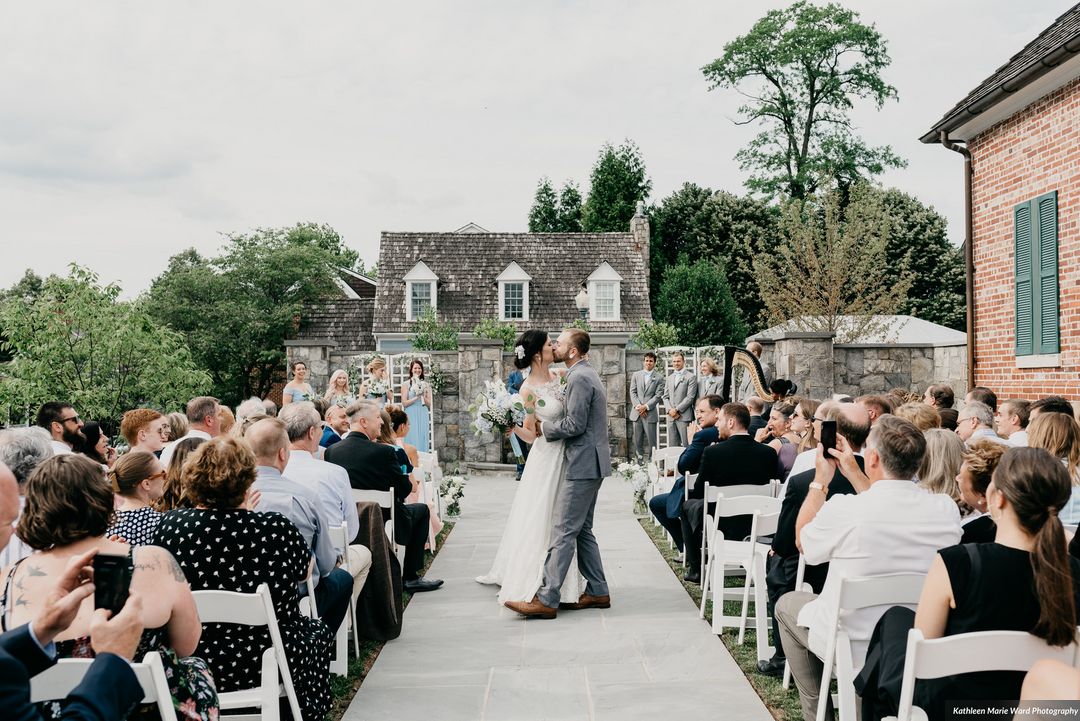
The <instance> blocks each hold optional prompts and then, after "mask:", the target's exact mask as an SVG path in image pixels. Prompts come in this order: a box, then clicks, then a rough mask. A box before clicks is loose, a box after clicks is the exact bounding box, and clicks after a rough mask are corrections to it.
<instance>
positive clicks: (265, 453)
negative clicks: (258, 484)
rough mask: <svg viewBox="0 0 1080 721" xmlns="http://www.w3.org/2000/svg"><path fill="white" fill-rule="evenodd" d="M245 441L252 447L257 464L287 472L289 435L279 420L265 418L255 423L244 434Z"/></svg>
mask: <svg viewBox="0 0 1080 721" xmlns="http://www.w3.org/2000/svg"><path fill="white" fill-rule="evenodd" d="M244 440H245V441H247V444H248V445H249V446H251V452H252V453H254V454H255V462H256V463H257V464H259V465H260V466H272V467H274V468H277V469H278V470H279V471H284V470H285V466H286V464H288V462H289V434H288V432H286V430H285V424H284V423H282V422H281V421H280V420H279V419H277V418H264V419H262V420H261V421H257V422H255V423H253V424H252V425H251V427H250V428H248V429H247V431H246V432H245V433H244Z"/></svg>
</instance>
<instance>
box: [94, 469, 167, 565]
mask: <svg viewBox="0 0 1080 721" xmlns="http://www.w3.org/2000/svg"><path fill="white" fill-rule="evenodd" d="M109 480H110V481H111V482H112V488H113V493H115V494H117V495H118V496H119V497H120V504H119V505H118V506H117V507H116V519H115V520H114V521H113V523H112V525H111V526H109V529H108V530H107V531H105V535H106V536H109V537H110V538H112V537H113V536H116V537H118V539H119V540H120V541H121V542H122V543H129V544H131V545H132V546H147V545H149V544H151V543H153V542H154V531H156V530H157V524H158V521H160V520H161V513H160V512H159V511H156V510H154V508H153V504H154V503H156V502H157V501H158V500H159V499H160V498H161V496H162V495H164V493H165V469H164V468H162V467H161V461H159V460H158V459H157V458H155V457H154V454H153V453H147V452H146V451H131V452H130V453H125V454H124V455H123V456H121V457H120V459H119V460H118V461H117V462H116V465H115V466H114V467H113V469H112V470H111V471H109Z"/></svg>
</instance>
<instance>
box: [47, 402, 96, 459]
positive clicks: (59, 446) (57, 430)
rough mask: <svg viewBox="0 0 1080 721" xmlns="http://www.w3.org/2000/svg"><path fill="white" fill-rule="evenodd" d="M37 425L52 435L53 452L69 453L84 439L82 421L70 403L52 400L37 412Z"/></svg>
mask: <svg viewBox="0 0 1080 721" xmlns="http://www.w3.org/2000/svg"><path fill="white" fill-rule="evenodd" d="M37 425H38V426H39V427H41V428H44V429H45V431H46V432H47V433H48V434H49V435H50V436H51V437H52V449H53V453H54V454H57V455H59V454H61V453H71V452H72V449H73V448H75V446H76V445H78V444H81V443H83V442H85V441H86V436H84V435H83V432H82V428H83V422H82V419H81V418H79V414H78V413H76V412H75V409H74V408H72V407H71V404H70V403H63V402H61V401H52V402H50V403H46V404H45V405H43V406H41V408H40V409H38V412H37Z"/></svg>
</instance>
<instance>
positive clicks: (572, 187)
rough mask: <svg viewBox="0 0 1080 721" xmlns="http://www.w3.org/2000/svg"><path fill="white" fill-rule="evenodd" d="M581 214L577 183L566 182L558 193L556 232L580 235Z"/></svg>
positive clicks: (579, 192)
mask: <svg viewBox="0 0 1080 721" xmlns="http://www.w3.org/2000/svg"><path fill="white" fill-rule="evenodd" d="M582 212H583V211H582V208H581V191H579V190H578V187H577V183H575V182H574V181H572V180H568V181H566V183H565V184H564V185H563V187H562V190H561V191H559V224H558V232H560V233H580V232H581V227H582Z"/></svg>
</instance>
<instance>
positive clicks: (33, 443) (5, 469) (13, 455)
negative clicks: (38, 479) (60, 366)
mask: <svg viewBox="0 0 1080 721" xmlns="http://www.w3.org/2000/svg"><path fill="white" fill-rule="evenodd" d="M52 455H53V451H52V442H51V440H50V438H49V434H48V433H46V432H45V430H44V429H42V428H38V427H36V426H33V427H30V428H8V429H6V430H3V431H0V475H8V474H10V476H11V480H14V482H15V485H16V488H17V489H18V493H17V494H16V497H17V499H18V504H17V505H16V506H15V513H14V515H13V517H12V518H11V519H10V520H11V523H9V524H6V525H5V522H4V521H5V519H4V518H0V530H2V529H5V528H10V527H11V525H12V524H14V522H15V521H16V520H17V519H18V517H19V515H20V514H21V513H22V508H23V505H24V504H25V502H26V481H27V480H29V478H30V474H31V473H33V472H34V469H35V468H37V467H38V465H40V464H41V462H42V461H44V460H45V459H46V458H50V457H52ZM33 552H34V549H32V548H30V546H28V545H26V544H25V543H23V541H22V539H20V538H19V536H18V534H12V536H11V540H10V541H8V543H7V545H6V546H5V545H4V544H3V543H0V568H3V567H4V566H7V565H10V564H12V563H15V562H16V561H18V560H19V559H22V558H26V557H27V556H29V555H30V554H31V553H33Z"/></svg>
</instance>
